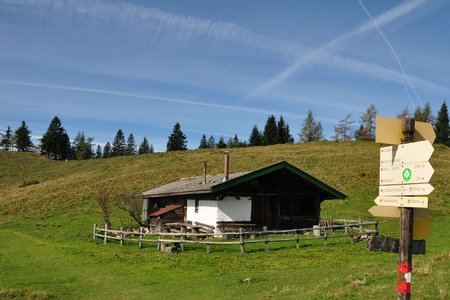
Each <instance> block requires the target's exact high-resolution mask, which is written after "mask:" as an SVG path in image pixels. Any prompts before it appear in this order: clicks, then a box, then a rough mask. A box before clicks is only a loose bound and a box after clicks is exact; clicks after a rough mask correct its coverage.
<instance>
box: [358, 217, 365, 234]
mask: <svg viewBox="0 0 450 300" xmlns="http://www.w3.org/2000/svg"><path fill="white" fill-rule="evenodd" d="M363 233H364V229H363V223H362V220H361V219H359V237H360V238H361V236H362V234H363Z"/></svg>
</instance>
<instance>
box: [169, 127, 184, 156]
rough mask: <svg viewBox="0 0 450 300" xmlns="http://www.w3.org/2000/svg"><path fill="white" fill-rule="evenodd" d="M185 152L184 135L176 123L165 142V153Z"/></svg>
mask: <svg viewBox="0 0 450 300" xmlns="http://www.w3.org/2000/svg"><path fill="white" fill-rule="evenodd" d="M180 150H187V139H186V136H185V135H184V133H183V132H182V131H181V126H180V123H178V122H177V123H176V124H175V125H174V126H173V131H172V134H171V135H170V136H169V140H168V141H167V151H180Z"/></svg>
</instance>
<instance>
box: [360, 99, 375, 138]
mask: <svg viewBox="0 0 450 300" xmlns="http://www.w3.org/2000/svg"><path fill="white" fill-rule="evenodd" d="M376 116H377V109H376V108H375V105H373V104H371V105H370V106H369V107H368V108H367V110H366V112H364V113H363V114H362V115H361V124H362V125H363V128H364V129H365V131H366V132H367V135H366V139H367V140H371V141H373V140H375V118H376Z"/></svg>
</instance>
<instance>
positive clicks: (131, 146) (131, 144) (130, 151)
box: [125, 133, 136, 155]
mask: <svg viewBox="0 0 450 300" xmlns="http://www.w3.org/2000/svg"><path fill="white" fill-rule="evenodd" d="M135 154H136V142H135V141H134V135H133V134H132V133H130V135H129V136H128V139H127V148H126V151H125V155H135Z"/></svg>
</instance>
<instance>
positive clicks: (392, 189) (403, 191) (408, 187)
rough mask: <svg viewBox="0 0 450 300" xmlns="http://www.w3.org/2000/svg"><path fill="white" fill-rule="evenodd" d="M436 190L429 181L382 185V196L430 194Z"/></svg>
mask: <svg viewBox="0 0 450 300" xmlns="http://www.w3.org/2000/svg"><path fill="white" fill-rule="evenodd" d="M433 190H434V187H433V186H432V185H431V184H429V183H421V184H403V185H380V186H379V195H381V196H415V195H417V196H428V195H429V194H431V192H432V191H433Z"/></svg>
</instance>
